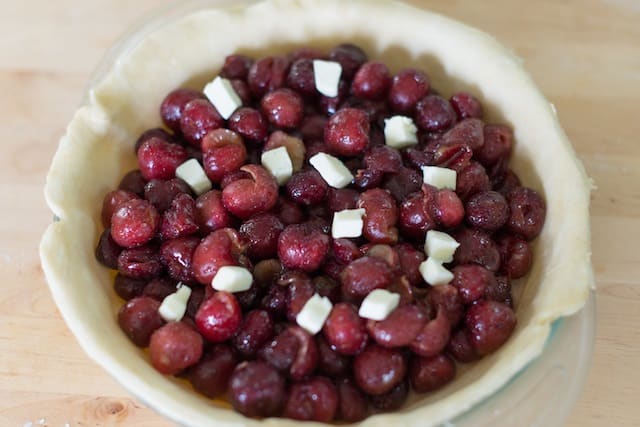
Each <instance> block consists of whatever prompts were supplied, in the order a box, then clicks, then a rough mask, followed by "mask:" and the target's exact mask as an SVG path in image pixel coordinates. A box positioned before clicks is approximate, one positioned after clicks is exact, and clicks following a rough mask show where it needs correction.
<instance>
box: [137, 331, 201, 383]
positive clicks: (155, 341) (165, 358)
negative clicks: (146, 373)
mask: <svg viewBox="0 0 640 427" xmlns="http://www.w3.org/2000/svg"><path fill="white" fill-rule="evenodd" d="M202 346H203V342H202V337H201V336H200V334H198V333H197V332H196V331H194V330H193V328H192V327H191V326H188V325H187V324H186V323H183V322H171V323H167V324H166V325H164V326H162V327H160V328H159V329H157V330H156V331H155V332H154V333H153V335H151V340H150V342H149V356H150V358H151V364H152V365H153V367H154V368H156V370H158V371H159V372H160V373H163V374H165V375H175V374H177V373H178V372H181V371H182V370H184V369H186V368H188V367H189V366H192V365H195V364H196V363H198V360H200V357H201V356H202Z"/></svg>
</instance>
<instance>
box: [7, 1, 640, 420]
mask: <svg viewBox="0 0 640 427" xmlns="http://www.w3.org/2000/svg"><path fill="white" fill-rule="evenodd" d="M169 3H170V1H169V0H138V1H125V0H92V1H81V0H57V1H45V0H24V1H12V2H10V1H5V2H3V7H2V9H3V12H2V14H0V28H1V29H2V30H1V32H2V37H0V52H1V56H0V93H1V94H2V95H1V97H0V122H1V124H2V125H1V126H0V141H1V143H0V150H1V151H0V152H1V155H0V162H1V167H0V194H1V197H0V218H1V220H0V277H1V278H2V280H3V285H2V292H0V425H1V426H7V427H17V426H26V425H28V422H31V423H33V425H34V426H38V425H47V426H50V427H63V426H65V425H66V424H68V425H69V426H98V425H101V426H105V425H108V426H169V425H171V424H170V423H168V422H167V421H165V420H164V419H163V418H161V417H160V416H159V415H157V414H156V413H154V412H153V411H151V410H150V409H148V408H146V407H145V406H144V405H143V404H141V403H139V402H138V401H137V400H136V399H134V398H132V397H131V396H130V395H129V394H128V393H127V392H126V391H125V389H124V388H123V387H121V386H120V385H119V384H117V383H116V382H115V381H114V380H113V379H111V378H110V377H109V376H108V375H107V374H106V373H105V371H103V370H102V369H101V368H100V367H99V366H98V365H96V364H95V363H93V362H92V361H91V360H90V359H89V358H88V357H87V356H86V355H85V354H84V352H83V351H82V350H81V349H80V347H79V346H78V344H77V343H76V341H75V338H74V337H73V336H72V335H71V333H70V332H69V330H68V329H67V327H66V325H65V323H64V321H63V320H62V318H61V316H60V314H59V313H58V311H57V309H56V307H55V305H54V303H53V301H52V299H51V297H50V294H49V290H48V288H47V285H46V283H45V280H44V277H43V274H42V270H41V268H40V262H39V258H38V253H37V247H38V242H39V239H40V236H41V234H42V232H43V231H44V229H45V228H46V226H47V225H48V224H49V222H50V221H51V213H50V212H49V210H48V209H47V207H46V205H45V202H44V199H43V190H42V189H43V185H44V178H45V174H46V172H47V169H48V167H49V163H50V161H51V158H52V156H53V153H54V151H55V149H56V145H57V141H58V139H59V138H60V136H61V135H62V134H63V132H64V128H65V126H66V124H67V123H68V122H69V121H70V119H71V117H72V114H73V111H74V110H75V108H76V107H77V106H78V104H79V102H80V99H81V97H82V94H83V90H84V87H85V84H86V82H87V80H88V78H89V75H90V74H91V72H92V70H93V68H94V67H95V66H96V65H97V63H98V61H99V59H100V58H101V57H102V55H103V54H104V53H105V51H106V49H108V47H109V46H110V45H111V44H112V43H113V42H114V40H116V38H118V37H119V36H120V35H121V34H122V33H123V32H124V31H125V30H127V29H128V28H130V26H131V25H132V24H133V23H135V22H137V21H138V20H139V19H140V18H141V17H143V16H144V15H145V14H146V13H147V12H149V11H150V10H153V9H155V8H157V7H161V6H164V5H167V4H169ZM414 3H419V4H424V5H426V6H428V7H430V8H432V9H434V10H436V11H438V12H442V13H445V14H448V15H450V16H452V17H454V18H457V19H460V20H462V21H464V22H466V23H469V24H471V25H474V26H477V27H479V28H481V29H483V30H485V31H487V32H489V33H491V34H493V35H495V36H496V37H497V38H498V39H499V40H501V42H502V43H504V44H506V45H507V46H509V47H511V48H512V49H513V50H514V51H515V52H516V53H517V54H518V55H519V56H521V57H522V58H524V60H525V65H526V68H527V69H528V70H529V71H530V72H531V74H532V75H533V77H534V80H535V81H536V82H537V84H538V85H539V86H540V88H541V89H542V91H543V92H544V93H545V95H546V96H547V97H548V99H549V100H550V101H551V102H553V103H554V104H555V106H556V107H557V110H558V113H559V116H560V120H561V122H562V125H563V126H564V128H565V130H566V132H567V134H568V135H569V138H570V139H571V141H572V142H573V145H574V147H575V149H576V151H577V153H578V156H579V157H580V158H581V159H582V161H583V162H584V164H585V166H586V169H587V171H588V173H589V175H590V176H591V177H592V178H593V179H594V180H595V182H596V184H597V186H598V189H597V191H595V192H594V193H593V195H592V207H591V212H592V245H593V263H594V268H595V273H596V278H597V285H598V290H597V336H596V345H595V353H594V356H593V363H592V368H591V372H590V375H589V379H588V381H587V384H586V388H585V390H584V393H583V395H582V396H581V398H580V399H579V401H578V403H577V405H576V407H575V408H574V410H573V413H572V415H571V416H570V418H569V420H568V423H567V425H568V426H572V427H589V426H639V425H640V407H639V405H638V393H640V250H639V249H638V247H636V243H638V242H640V116H639V111H640V2H638V1H637V0H564V1H557V0H539V1H531V2H525V1H510V0H490V1H482V2H479V1H475V0H452V1H447V2H441V1H436V0H430V1H422V2H420V1H414Z"/></svg>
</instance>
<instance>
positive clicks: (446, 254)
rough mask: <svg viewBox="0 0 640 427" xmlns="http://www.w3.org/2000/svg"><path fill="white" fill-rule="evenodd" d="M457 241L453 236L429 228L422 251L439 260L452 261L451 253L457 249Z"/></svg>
mask: <svg viewBox="0 0 640 427" xmlns="http://www.w3.org/2000/svg"><path fill="white" fill-rule="evenodd" d="M458 246H460V243H458V242H457V241H456V240H455V239H454V238H453V237H451V236H449V235H448V234H447V233H443V232H442V231H436V230H429V231H427V238H426V239H425V243H424V252H425V253H426V254H427V255H428V256H429V257H430V258H434V259H436V260H438V261H440V262H451V261H453V254H454V253H455V252H456V249H458Z"/></svg>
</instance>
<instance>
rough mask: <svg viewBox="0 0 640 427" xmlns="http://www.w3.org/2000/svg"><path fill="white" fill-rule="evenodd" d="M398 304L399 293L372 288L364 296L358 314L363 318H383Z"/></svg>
mask: <svg viewBox="0 0 640 427" xmlns="http://www.w3.org/2000/svg"><path fill="white" fill-rule="evenodd" d="M398 304H400V295H399V294H396V293H394V292H389V291H387V290H385V289H374V290H373V291H371V292H370V293H369V295H367V296H366V297H365V299H364V300H363V301H362V304H361V305H360V310H358V315H359V316H360V317H363V318H365V319H372V320H384V319H386V318H387V316H388V315H389V314H390V313H391V312H392V311H393V310H395V309H396V307H398Z"/></svg>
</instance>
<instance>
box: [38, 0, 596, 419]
mask: <svg viewBox="0 0 640 427" xmlns="http://www.w3.org/2000/svg"><path fill="white" fill-rule="evenodd" d="M340 42H354V43H356V44H360V45H362V46H363V47H364V48H365V50H366V51H367V52H368V53H369V55H370V57H371V58H375V59H379V60H382V61H383V62H385V63H386V64H388V65H389V66H390V68H391V70H392V72H395V71H398V70H399V69H400V68H403V67H409V66H413V67H417V68H420V69H423V70H425V71H426V72H427V73H428V74H429V76H430V77H431V80H432V82H433V85H434V86H435V87H436V88H438V90H440V91H441V92H442V93H443V95H445V96H447V97H448V96H450V95H451V94H452V93H453V92H454V91H457V90H469V91H471V93H473V94H475V95H476V96H478V97H480V98H481V100H482V101H483V103H484V105H485V109H486V112H487V117H485V118H488V120H487V121H502V122H506V123H509V124H511V125H512V126H513V128H514V130H515V138H516V145H515V152H514V157H513V160H512V162H513V163H512V167H513V168H514V169H515V170H516V171H517V172H518V173H519V175H520V177H521V178H522V180H523V182H524V183H525V184H526V185H528V186H531V187H533V188H535V189H537V190H538V191H541V192H542V194H544V197H545V198H546V201H547V219H546V224H545V226H544V229H543V231H542V234H541V235H540V237H539V238H538V239H537V240H536V242H535V245H534V251H535V258H534V259H535V263H534V266H533V269H532V271H531V273H530V275H529V277H528V278H527V279H526V287H524V292H523V294H522V295H521V297H520V302H519V304H518V310H517V316H518V327H517V329H516V332H515V333H514V335H513V336H512V337H511V339H510V340H509V341H508V342H507V343H506V344H505V345H504V347H503V348H502V349H500V350H499V351H498V352H496V353H495V354H493V355H491V356H489V357H486V358H484V359H482V360H481V361H479V362H477V363H475V364H473V365H471V366H470V368H469V369H468V370H466V371H464V372H462V371H461V372H459V374H458V376H457V378H456V380H455V381H453V382H452V383H451V384H449V385H448V386H447V387H445V388H444V389H442V390H441V391H439V392H437V393H435V394H432V395H425V396H417V397H415V398H413V400H412V401H411V402H410V403H409V404H408V405H406V406H405V407H404V408H403V409H402V410H400V411H398V412H395V413H390V414H383V415H376V416H373V417H370V418H368V419H366V420H364V421H363V422H361V424H362V425H366V426H389V425H421V426H431V425H437V424H439V423H442V422H444V421H446V420H450V419H452V418H454V417H455V416H456V415H458V414H460V413H462V412H464V411H465V410H467V409H469V408H470V407H472V406H473V405H475V404H477V403H479V402H480V401H482V400H483V399H484V398H486V397H488V396H490V395H491V394H493V393H494V392H495V391H496V390H498V389H499V388H500V387H501V386H503V385H504V384H505V383H506V382H507V381H508V380H509V379H510V378H512V377H513V376H514V375H515V374H516V373H517V372H518V371H520V370H521V369H522V368H523V367H524V366H525V365H526V364H527V363H528V362H530V361H531V360H532V359H533V358H535V357H536V356H538V355H539V354H540V352H541V351H542V350H543V347H544V344H545V340H546V339H547V337H548V335H549V332H550V326H551V323H552V322H553V321H554V320H556V319H558V318H559V317H561V316H567V315H571V314H573V313H575V312H576V311H578V310H579V309H580V308H581V307H582V306H583V304H584V303H585V301H586V299H587V296H588V294H589V291H590V289H591V288H592V287H593V284H594V281H593V273H592V269H591V262H590V230H589V215H588V205H589V193H590V185H591V184H590V181H589V179H588V178H587V176H586V174H585V171H584V169H583V167H582V165H581V163H580V162H579V161H578V160H577V159H576V156H575V154H574V151H573V149H572V147H571V145H570V143H569V141H568V140H567V137H566V136H565V134H564V132H563V130H562V129H561V127H560V124H559V123H558V120H557V118H556V115H555V112H554V110H553V107H552V106H551V105H550V104H549V103H548V102H547V101H546V100H545V99H544V97H543V96H542V94H541V93H540V91H539V90H538V89H537V88H536V87H535V86H534V84H533V82H532V81H531V78H530V77H529V76H528V75H527V73H526V72H525V71H524V69H523V68H522V66H521V61H520V60H519V59H518V58H516V57H515V56H514V55H513V54H512V53H510V52H509V51H507V50H505V48H503V47H502V46H500V45H499V44H498V43H497V42H496V41H495V40H494V39H493V38H491V37H489V36H487V35H486V34H484V33H481V32H479V31H477V30H475V29H473V28H469V27H467V26H465V25H463V24H460V23H458V22H455V21H452V20H450V19H447V18H445V17H443V16H440V15H436V14H433V13H430V12H427V11H423V10H419V9H416V8H413V7H410V6H407V5H404V4H399V3H392V2H387V1H382V0H374V1H367V0H356V1H348V2H347V1H339V0H318V1H315V0H272V1H267V2H262V3H260V4H257V5H254V6H251V7H248V8H244V9H241V8H239V7H237V8H235V9H232V10H226V11H223V10H218V9H207V10H201V11H198V12H195V13H192V14H190V15H188V16H186V17H182V18H180V19H179V20H174V21H172V22H169V23H167V24H166V25H164V26H162V27H161V28H159V29H155V30H153V31H152V32H151V33H150V34H148V35H147V36H146V37H144V38H142V39H141V40H138V39H136V43H135V45H134V46H132V47H131V48H130V49H128V50H126V51H124V52H123V53H122V54H121V56H120V57H118V58H117V61H114V62H113V63H112V64H111V68H110V69H109V70H108V73H107V74H106V76H105V77H104V78H103V79H102V80H101V81H100V82H99V83H97V84H96V85H95V86H94V87H93V88H92V89H91V90H90V92H89V97H88V100H87V101H86V102H85V104H84V105H83V106H82V107H80V108H79V110H78V111H77V112H76V114H75V117H74V118H73V120H72V122H71V123H70V124H69V127H68V129H67V132H66V134H65V135H64V137H63V138H62V139H61V141H60V146H59V148H58V151H57V153H56V155H55V158H54V160H53V164H52V166H51V170H50V171H49V175H48V177H47V183H46V187H45V196H46V199H47V202H48V204H49V206H50V208H51V209H52V211H53V212H54V214H55V215H56V217H57V218H58V219H59V221H57V222H54V223H53V224H51V225H50V226H49V228H48V229H47V231H46V233H45V234H44V237H43V239H42V242H41V247H40V254H41V258H42V266H43V269H44V272H45V274H46V277H47V280H48V282H49V286H50V288H51V292H52V294H53V297H54V299H55V301H56V303H57V305H58V307H59V309H60V311H61V313H62V315H63V316H64V318H65V320H66V322H67V324H68V325H69V328H70V329H71V330H72V331H73V333H74V334H75V336H76V337H77V339H78V341H79V342H80V344H81V345H82V347H83V348H84V350H85V351H86V352H87V353H88V354H89V356H90V357H92V358H93V359H94V360H96V361H97V362H98V363H100V364H101V365H102V366H103V367H104V368H105V369H106V370H107V371H108V372H109V373H110V374H111V375H113V376H114V377H115V378H116V379H117V380H118V381H119V382H120V383H122V384H123V385H124V386H125V387H126V388H128V389H129V390H130V391H131V392H132V393H133V394H135V395H136V396H137V397H138V398H140V399H141V400H143V401H144V402H146V403H148V404H149V405H150V406H152V407H153V408H155V409H156V410H157V411H159V412H161V413H162V414H164V415H165V416H167V417H169V418H171V419H173V420H175V421H176V422H178V423H181V424H184V425H189V426H204V425H213V423H215V425H217V426H239V425H262V424H272V425H283V426H297V425H299V423H298V422H295V421H290V420H284V419H267V420H263V421H259V420H251V419H247V418H244V417H243V416H241V415H240V414H238V413H235V412H234V411H232V410H229V409H228V405H227V404H225V403H224V402H212V401H210V400H208V399H206V398H204V397H202V396H200V395H198V394H196V393H195V392H193V391H192V390H191V389H190V387H189V386H188V385H187V384H186V383H185V382H183V381H181V380H178V379H174V378H169V377H164V376H162V375H160V374H159V373H157V372H156V371H155V370H154V369H153V368H152V366H151V365H150V363H149V362H148V360H147V356H146V354H145V353H144V352H143V351H142V350H140V349H138V348H136V347H135V346H133V345H132V344H131V343H130V342H129V341H128V340H127V338H126V337H125V335H124V334H123V333H122V332H121V331H120V329H119V328H118V325H117V322H116V321H115V314H116V312H117V310H118V307H119V306H120V305H121V304H122V302H121V301H120V300H119V299H118V297H117V296H116V295H115V293H114V292H113V290H112V279H113V276H112V273H111V272H110V271H108V270H107V269H106V268H104V267H102V266H101V265H99V264H98V263H97V261H96V260H95V258H94V255H93V254H94V247H95V244H96V242H97V239H98V236H99V233H100V228H101V225H100V208H101V201H102V198H103V196H104V194H105V193H106V192H107V191H109V190H111V189H113V188H115V187H116V186H117V184H118V182H119V180H120V178H121V177H122V176H123V174H124V173H125V172H127V171H128V170H130V169H133V168H135V165H136V161H135V157H134V155H133V149H132V147H133V142H134V141H135V140H136V138H137V136H138V135H139V134H140V133H141V132H142V131H143V130H145V129H147V128H150V127H155V126H158V125H159V124H160V123H161V120H160V117H159V113H158V108H159V105H160V103H161V101H162V99H163V97H164V96H165V95H166V94H167V93H168V92H169V91H171V90H172V89H174V88H176V87H179V86H188V87H192V88H197V89H200V90H201V89H202V87H203V85H204V83H206V82H207V81H208V80H210V79H212V78H213V77H214V76H215V75H216V74H217V70H219V69H220V66H221V65H222V62H223V60H224V57H225V56H226V55H228V54H230V53H234V52H242V53H247V54H249V55H252V56H254V57H259V56H264V55H266V54H269V53H285V52H288V51H289V50H291V48H293V47H295V46H306V45H313V46H318V47H320V48H323V49H328V48H330V47H331V46H333V45H335V44H337V43H340Z"/></svg>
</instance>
